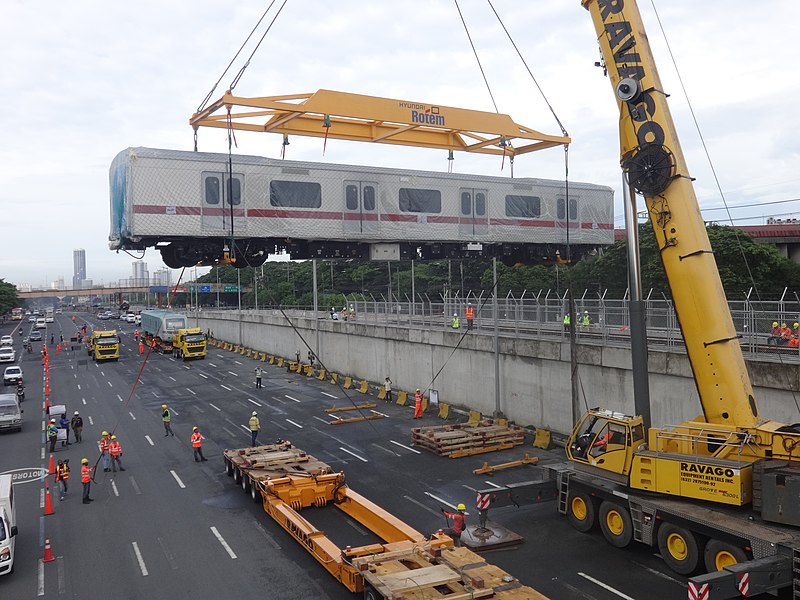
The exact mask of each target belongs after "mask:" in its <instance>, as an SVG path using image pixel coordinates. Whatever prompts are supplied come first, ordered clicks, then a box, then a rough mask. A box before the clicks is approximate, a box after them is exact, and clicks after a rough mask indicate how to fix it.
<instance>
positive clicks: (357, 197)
mask: <svg viewBox="0 0 800 600" xmlns="http://www.w3.org/2000/svg"><path fill="white" fill-rule="evenodd" d="M377 196H378V184H377V183H375V182H372V181H345V182H344V231H345V233H377V232H378V202H377Z"/></svg>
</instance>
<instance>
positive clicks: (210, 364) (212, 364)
mask: <svg viewBox="0 0 800 600" xmlns="http://www.w3.org/2000/svg"><path fill="white" fill-rule="evenodd" d="M208 364H209V366H212V367H214V368H215V369H216V368H217V365H215V364H214V363H212V362H210V363H208Z"/></svg>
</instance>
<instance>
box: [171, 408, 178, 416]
mask: <svg viewBox="0 0 800 600" xmlns="http://www.w3.org/2000/svg"><path fill="white" fill-rule="evenodd" d="M170 410H171V411H172V414H173V415H175V416H176V417H177V416H178V411H177V410H175V409H174V408H170Z"/></svg>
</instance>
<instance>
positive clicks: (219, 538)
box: [211, 527, 236, 558]
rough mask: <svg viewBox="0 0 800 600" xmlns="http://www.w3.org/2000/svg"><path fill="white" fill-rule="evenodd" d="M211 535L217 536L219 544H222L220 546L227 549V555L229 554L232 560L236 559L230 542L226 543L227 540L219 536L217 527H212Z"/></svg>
mask: <svg viewBox="0 0 800 600" xmlns="http://www.w3.org/2000/svg"><path fill="white" fill-rule="evenodd" d="M211 533H213V534H214V535H215V536H216V538H217V539H218V540H219V543H220V544H222V547H223V548H225V552H227V553H228V555H229V556H230V557H231V558H236V555H235V554H234V553H233V550H231V547H230V546H228V542H226V541H225V538H223V537H222V536H221V535H220V534H219V531H217V528H216V527H211Z"/></svg>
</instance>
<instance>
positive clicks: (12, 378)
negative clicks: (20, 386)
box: [3, 366, 22, 385]
mask: <svg viewBox="0 0 800 600" xmlns="http://www.w3.org/2000/svg"><path fill="white" fill-rule="evenodd" d="M20 381H22V369H21V368H20V367H16V366H14V367H6V370H5V371H4V372H3V385H14V384H15V383H19V382H20Z"/></svg>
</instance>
